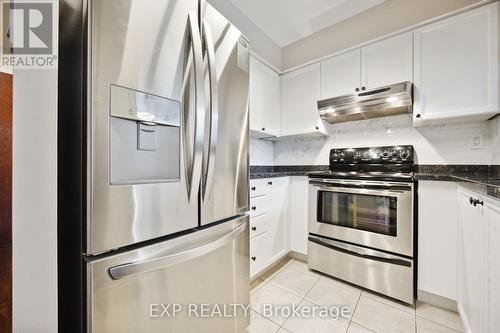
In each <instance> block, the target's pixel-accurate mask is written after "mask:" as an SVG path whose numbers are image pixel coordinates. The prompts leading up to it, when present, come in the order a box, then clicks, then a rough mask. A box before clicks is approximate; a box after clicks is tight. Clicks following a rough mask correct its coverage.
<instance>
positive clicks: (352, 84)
mask: <svg viewBox="0 0 500 333" xmlns="http://www.w3.org/2000/svg"><path fill="white" fill-rule="evenodd" d="M360 65H361V52H360V50H354V51H351V52H347V53H343V54H341V55H338V56H335V57H333V58H331V59H328V60H325V61H323V62H321V98H322V99H325V98H331V97H336V96H341V95H346V94H353V93H355V92H356V89H357V91H359V90H360V89H361V83H360V82H361V67H360Z"/></svg>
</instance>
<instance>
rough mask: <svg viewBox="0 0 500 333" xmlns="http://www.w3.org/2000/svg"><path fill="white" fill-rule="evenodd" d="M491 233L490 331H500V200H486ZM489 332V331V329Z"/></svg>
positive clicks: (486, 215) (486, 214)
mask: <svg viewBox="0 0 500 333" xmlns="http://www.w3.org/2000/svg"><path fill="white" fill-rule="evenodd" d="M484 215H485V217H486V220H487V221H488V235H489V238H490V239H489V244H490V247H489V255H488V260H489V263H488V266H489V281H490V285H489V300H490V301H489V325H488V326H489V328H490V330H489V332H490V333H493V332H500V315H499V314H500V201H498V202H497V201H493V200H489V201H486V200H485V206H484ZM487 332H488V331H487Z"/></svg>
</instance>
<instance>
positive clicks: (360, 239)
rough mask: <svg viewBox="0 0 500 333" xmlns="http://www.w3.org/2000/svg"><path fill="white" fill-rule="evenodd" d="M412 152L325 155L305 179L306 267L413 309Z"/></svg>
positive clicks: (408, 149)
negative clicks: (326, 160) (325, 161)
mask: <svg viewBox="0 0 500 333" xmlns="http://www.w3.org/2000/svg"><path fill="white" fill-rule="evenodd" d="M414 167H415V165H414V150H413V147H412V146H391V147H374V148H346V149H332V150H331V151H330V171H328V172H321V173H313V174H310V175H309V217H308V220H309V221H308V225H309V246H308V247H309V258H308V262H309V267H310V268H311V269H314V270H317V271H320V272H323V273H326V274H329V275H332V276H334V277H337V278H339V279H342V280H346V281H348V282H351V283H354V284H357V285H360V286H362V287H365V288H367V289H371V290H373V291H376V292H378V293H381V294H384V295H387V296H389V297H393V298H396V299H398V300H401V301H403V302H406V303H413V301H414V178H413V172H414Z"/></svg>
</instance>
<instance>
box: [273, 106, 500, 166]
mask: <svg viewBox="0 0 500 333" xmlns="http://www.w3.org/2000/svg"><path fill="white" fill-rule="evenodd" d="M494 121H495V124H492V123H491V122H475V123H466V124H453V125H438V126H429V127H421V128H415V127H413V122H412V119H411V117H410V116H406V115H400V116H393V117H385V118H377V119H371V120H362V121H357V122H348V123H342V124H335V125H329V126H327V129H328V131H329V136H327V137H319V138H288V139H287V138H284V139H280V140H279V141H277V142H276V143H275V144H274V164H275V165H309V164H313V165H321V164H328V153H329V151H330V149H332V148H345V147H371V146H382V145H398V144H411V145H413V146H414V147H415V150H416V153H417V158H418V163H419V164H491V163H493V164H495V163H496V164H498V161H499V160H500V149H499V147H498V145H499V142H500V141H499V139H500V129H499V127H500V126H499V125H498V124H499V120H494ZM493 125H495V126H493ZM495 130H496V139H493V136H492V131H495ZM477 133H482V134H483V136H484V149H481V150H471V149H470V148H469V140H470V136H471V135H473V134H477ZM493 152H495V154H493ZM492 156H493V157H492ZM495 161H496V162H495Z"/></svg>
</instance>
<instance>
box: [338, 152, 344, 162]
mask: <svg viewBox="0 0 500 333" xmlns="http://www.w3.org/2000/svg"><path fill="white" fill-rule="evenodd" d="M339 157H340V160H341V161H343V160H344V157H345V153H344V152H341V153H340V155H339Z"/></svg>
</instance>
